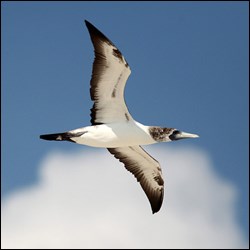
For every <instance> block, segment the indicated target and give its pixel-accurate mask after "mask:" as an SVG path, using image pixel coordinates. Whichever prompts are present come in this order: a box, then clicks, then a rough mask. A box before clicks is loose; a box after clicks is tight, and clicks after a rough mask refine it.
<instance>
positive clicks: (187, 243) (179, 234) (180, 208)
mask: <svg viewBox="0 0 250 250" xmlns="http://www.w3.org/2000/svg"><path fill="white" fill-rule="evenodd" d="M80 150H81V151H80V152H77V153H67V154H66V153H65V152H63V153H62V152H53V153H51V154H50V155H48V156H47V157H46V158H45V159H44V161H43V163H42V164H41V168H40V181H39V183H37V184H36V185H34V186H31V187H29V188H26V189H22V190H19V191H17V192H15V193H13V194H12V195H10V196H9V197H7V198H6V199H5V200H4V201H3V202H2V248H19V249H20V248H152V249H156V248H193V249H194V248H217V249H218V248H248V243H247V242H246V241H245V240H244V239H243V237H242V232H241V230H240V228H239V226H238V224H237V222H236V219H235V207H234V206H235V203H236V202H237V192H236V190H235V188H234V186H233V185H232V184H230V183H227V182H225V181H224V180H222V179H221V178H219V177H218V176H217V175H216V173H215V171H214V168H213V166H212V164H211V162H210V161H209V157H208V156H207V155H206V154H205V153H204V152H202V151H200V150H197V149H187V148H181V147H178V148H177V149H173V148H168V146H166V147H162V146H153V147H147V150H148V151H149V152H150V153H151V154H152V155H153V156H154V157H155V158H156V159H158V160H159V161H160V162H161V165H162V169H163V174H164V179H165V197H164V202H163V206H162V208H161V210H160V212H158V213H156V214H154V215H152V213H151V209H150V205H149V203H148V201H147V198H146V196H145V194H144V193H143V191H142V189H141V187H140V185H139V184H138V183H137V182H136V180H135V178H134V177H133V176H132V175H131V174H130V173H129V172H128V171H126V170H125V168H124V167H122V164H121V163H120V162H118V161H117V160H116V159H115V158H113V157H112V156H111V155H110V154H109V153H108V152H107V151H106V150H103V149H93V150H89V149H88V150H86V148H83V149H82V148H81V149H80Z"/></svg>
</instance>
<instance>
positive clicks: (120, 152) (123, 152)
mask: <svg viewBox="0 0 250 250" xmlns="http://www.w3.org/2000/svg"><path fill="white" fill-rule="evenodd" d="M108 150H109V152H110V153H111V154H113V155H114V156H115V158H117V159H119V160H120V161H121V162H122V163H124V165H125V168H126V169H127V170H128V171H130V172H131V173H132V174H133V175H134V176H135V177H136V179H137V181H138V182H140V184H141V187H142V188H143V190H144V192H145V193H146V195H147V197H148V199H149V202H150V204H151V208H152V212H153V213H156V212H158V211H159V210H160V208H161V205H162V201H163V193H164V181H163V178H162V172H161V167H160V164H159V162H158V161H156V160H155V159H154V158H153V157H152V156H150V155H149V154H148V153H147V152H146V151H145V150H143V149H142V148H141V146H132V147H119V148H108Z"/></svg>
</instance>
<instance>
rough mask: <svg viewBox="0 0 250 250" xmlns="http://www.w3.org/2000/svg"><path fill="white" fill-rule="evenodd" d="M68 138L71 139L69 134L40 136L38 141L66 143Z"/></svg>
mask: <svg viewBox="0 0 250 250" xmlns="http://www.w3.org/2000/svg"><path fill="white" fill-rule="evenodd" d="M70 137H72V134H71V133H69V132H64V133H57V134H46V135H40V139H43V140H47V141H68V140H69V139H70Z"/></svg>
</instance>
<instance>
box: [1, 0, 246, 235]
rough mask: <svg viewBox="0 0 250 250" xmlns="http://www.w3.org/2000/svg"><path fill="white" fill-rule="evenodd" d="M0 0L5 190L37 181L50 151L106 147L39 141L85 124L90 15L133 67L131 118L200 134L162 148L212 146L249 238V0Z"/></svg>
mask: <svg viewBox="0 0 250 250" xmlns="http://www.w3.org/2000/svg"><path fill="white" fill-rule="evenodd" d="M1 7H2V9H1V21H2V26H1V28H2V50H1V52H2V78H1V82H2V96H1V97H2V110H1V111H2V195H3V198H5V197H8V196H9V195H11V193H13V192H15V191H17V190H21V189H22V188H25V187H29V186H30V185H34V184H35V183H36V182H38V180H39V174H38V173H39V166H40V164H41V162H42V160H43V159H44V157H45V156H46V155H47V154H48V153H49V152H51V151H52V150H60V151H62V152H65V153H68V152H75V151H79V150H80V151H82V152H84V151H85V150H89V151H91V152H97V150H101V149H89V148H87V147H85V146H80V145H75V144H73V143H57V142H45V141H41V140H40V139H39V135H40V134H44V133H53V132H63V131H67V130H70V129H74V128H78V127H82V126H85V125H89V121H90V116H89V109H90V108H91V107H92V103H91V101H90V96H89V81H90V76H91V68H92V62H93V58H94V55H93V47H92V44H91V41H90V38H89V34H88V32H87V29H86V27H85V24H84V19H87V20H88V21H90V22H91V23H93V24H94V25H95V26H96V27H97V28H99V29H100V30H101V31H102V32H103V33H104V34H105V35H107V37H109V38H110V39H111V40H112V41H113V42H114V44H115V45H116V46H117V47H118V48H119V49H120V50H121V52H122V53H123V54H124V56H125V58H126V60H127V61H128V63H129V65H130V67H131V69H132V74H131V76H130V77H129V80H128V83H127V86H126V91H125V97H126V103H127V105H128V107H129V110H130V113H131V114H132V116H133V117H135V118H136V120H137V121H140V122H141V123H143V124H146V125H161V126H166V127H175V128H178V129H180V130H183V131H186V132H191V133H197V134H199V135H200V138H199V139H197V140H186V141H180V142H175V143H172V144H171V145H166V144H162V145H161V146H160V147H161V148H163V149H166V150H168V148H171V149H176V150H177V149H178V147H183V146H185V147H193V148H197V149H200V150H203V151H204V152H206V154H207V155H208V156H209V157H210V161H211V163H212V165H213V166H214V171H215V172H216V174H217V175H218V176H219V177H220V178H223V179H224V180H226V181H227V182H228V183H232V184H233V185H234V187H235V188H236V191H237V194H238V196H237V202H236V203H235V211H236V214H235V216H236V220H237V221H238V223H239V225H240V227H241V228H242V230H243V232H244V235H245V237H247V235H248V225H249V210H248V209H249V207H248V202H249V200H248V196H249V191H248V187H249V177H248V176H249V167H248V163H249V155H248V151H249V146H248V145H249V139H248V138H249V122H248V120H249V109H248V101H249V96H248V92H249V71H248V68H249V56H248V55H249V26H248V21H249V12H248V7H249V6H248V2H198V3H197V2H185V3H184V2H177V3H176V2H1ZM152 147H153V146H152ZM107 154H108V153H107ZM110 157H111V156H110ZM167 162H168V159H166V166H167V167H168V168H169V167H170V166H168V165H167ZM163 169H164V168H163ZM124 171H125V170H124ZM166 183H167V180H166ZM165 199H167V197H165Z"/></svg>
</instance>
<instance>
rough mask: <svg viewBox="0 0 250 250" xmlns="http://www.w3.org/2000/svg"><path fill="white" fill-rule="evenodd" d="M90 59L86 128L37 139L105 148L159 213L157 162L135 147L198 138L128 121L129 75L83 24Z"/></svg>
mask: <svg viewBox="0 0 250 250" xmlns="http://www.w3.org/2000/svg"><path fill="white" fill-rule="evenodd" d="M85 23H86V26H87V28H88V31H89V34H90V38H91V40H92V43H93V46H94V53H95V59H94V63H93V69H92V78H91V81H90V96H91V100H92V101H93V102H94V104H93V107H92V108H91V126H86V127H82V128H77V129H73V130H70V131H67V132H63V133H56V134H44V135H40V138H41V139H44V140H53V141H70V142H74V143H78V144H83V145H88V146H92V147H101V148H107V149H108V151H109V152H110V153H111V154H113V155H114V157H115V158H117V159H118V160H119V161H120V162H122V163H123V164H124V166H125V168H126V169H127V170H128V171H130V172H131V173H132V174H133V175H134V176H135V177H136V179H137V181H138V182H139V183H140V185H141V187H142V189H143V190H144V192H145V194H146V195H147V198H148V200H149V202H150V205H151V209H152V212H153V213H156V212H158V211H159V210H160V208H161V205H162V201H163V194H164V180H163V176H162V170H161V167H160V164H159V162H158V161H157V160H155V159H154V158H153V157H152V156H150V155H149V154H148V153H147V152H146V151H145V150H144V149H143V148H142V147H141V145H148V144H154V143H158V142H169V141H176V140H180V139H185V138H196V137H199V136H198V135H196V134H190V133H185V132H182V131H179V130H177V129H175V128H166V127H159V126H145V125H143V124H141V123H139V122H137V121H135V120H134V119H133V117H132V116H131V114H130V113H129V111H128V108H127V106H126V104H125V100H124V88H125V84H126V81H127V79H128V77H129V75H130V73H131V70H130V67H129V65H128V63H127V61H126V60H125V58H124V56H123V55H122V53H121V52H120V50H119V49H118V48H117V47H116V46H115V45H114V43H113V42H111V40H110V39H108V38H107V37H106V36H105V35H104V34H103V33H102V32H101V31H99V30H98V29H97V28H96V27H95V26H94V25H92V24H91V23H90V22H88V21H86V20H85Z"/></svg>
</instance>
